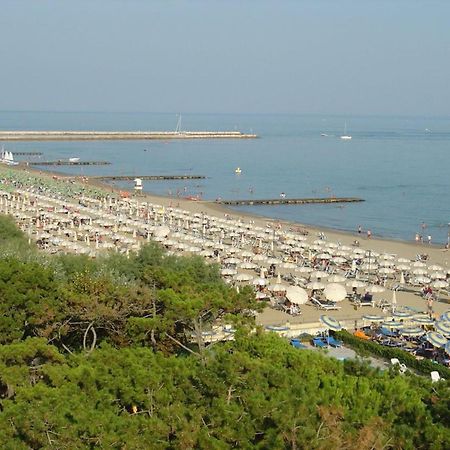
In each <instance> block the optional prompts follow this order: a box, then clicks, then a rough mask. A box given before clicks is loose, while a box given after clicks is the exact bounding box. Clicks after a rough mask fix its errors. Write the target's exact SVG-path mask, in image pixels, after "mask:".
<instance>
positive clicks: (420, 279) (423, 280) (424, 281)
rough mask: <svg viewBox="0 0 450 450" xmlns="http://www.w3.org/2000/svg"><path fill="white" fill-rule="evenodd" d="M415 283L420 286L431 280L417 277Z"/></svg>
mask: <svg viewBox="0 0 450 450" xmlns="http://www.w3.org/2000/svg"><path fill="white" fill-rule="evenodd" d="M415 281H416V282H417V283H420V284H427V283H429V282H430V281H431V278H428V277H424V276H419V277H416V278H415Z"/></svg>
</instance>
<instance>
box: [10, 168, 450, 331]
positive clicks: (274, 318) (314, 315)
mask: <svg viewBox="0 0 450 450" xmlns="http://www.w3.org/2000/svg"><path fill="white" fill-rule="evenodd" d="M12 170H18V171H24V172H28V173H30V174H33V175H39V176H42V177H47V178H49V179H54V178H55V177H56V178H58V179H60V180H67V181H68V182H69V181H70V182H73V180H75V177H70V176H63V175H61V174H59V173H53V172H46V171H39V170H34V169H30V168H29V167H24V166H19V167H15V168H13V169H12ZM76 183H82V184H83V185H84V186H91V187H95V188H99V189H101V190H103V191H105V192H109V193H114V194H119V189H117V188H116V187H114V186H112V185H109V184H106V183H103V182H100V181H98V180H89V179H88V178H84V179H83V181H82V180H81V179H79V178H76ZM120 191H122V192H123V190H120ZM130 195H131V196H133V193H130ZM132 198H136V199H139V201H146V202H149V203H153V204H157V205H161V206H164V207H166V208H180V209H183V210H186V211H189V212H191V213H192V214H199V213H200V214H205V215H208V216H210V217H216V218H220V219H224V218H227V219H230V220H233V219H234V220H236V221H241V222H244V223H251V224H252V225H254V226H257V227H258V226H259V227H262V228H271V229H277V230H279V231H286V232H289V231H296V230H298V229H299V228H301V229H302V230H307V232H308V235H307V240H308V242H312V241H314V240H316V239H317V238H318V236H319V234H321V233H323V234H324V235H325V240H326V242H333V243H337V244H338V245H339V246H341V245H342V246H352V245H353V244H354V241H355V240H356V239H357V240H358V241H359V245H360V248H362V249H364V250H365V251H366V252H369V254H370V252H374V253H380V254H389V255H395V256H396V258H399V257H402V258H406V259H408V260H411V261H414V260H416V257H417V255H418V254H427V255H428V258H427V263H429V264H437V265H440V266H442V267H443V268H444V269H445V271H448V270H449V269H450V267H449V260H450V252H449V251H448V250H447V249H443V248H438V247H436V246H433V245H427V244H416V243H413V242H401V241H394V240H389V239H380V238H377V237H372V238H370V239H368V238H367V237H366V236H364V235H358V234H357V233H356V232H355V233H354V234H350V233H344V232H339V231H336V230H330V229H324V228H320V227H311V226H307V225H304V224H299V223H290V222H284V221H277V220H274V219H268V218H265V217H261V216H255V215H250V214H245V213H241V212H239V213H238V212H235V211H233V210H230V209H228V208H226V207H224V206H222V205H220V204H216V203H214V202H207V201H192V200H187V199H184V198H168V197H162V196H157V195H153V194H148V193H144V194H142V195H139V196H138V197H132ZM300 207H301V206H300ZM396 296H397V305H398V307H406V306H407V307H409V308H411V310H413V311H415V312H425V311H426V309H427V305H426V301H425V300H424V298H422V297H421V296H420V295H418V293H417V292H410V291H407V292H404V291H399V292H397V293H396ZM375 298H376V299H384V300H385V301H386V302H391V299H392V291H390V290H389V289H387V290H386V291H385V292H383V293H381V294H375ZM448 302H449V298H448V296H441V297H440V299H439V301H435V302H434V306H433V310H434V313H435V314H436V315H440V314H442V313H444V312H445V311H447V310H448V309H449V304H448ZM339 305H340V306H341V309H339V310H337V311H331V312H330V315H332V316H333V317H334V318H336V319H338V320H340V321H341V323H342V324H343V325H344V326H346V327H347V328H353V327H357V326H361V325H363V324H364V322H363V321H362V316H363V315H368V314H374V315H380V314H384V315H386V317H387V318H388V317H390V316H389V311H386V310H383V311H382V310H381V309H380V308H379V307H375V308H374V307H368V306H363V307H359V308H356V307H355V306H354V305H353V304H351V303H350V302H349V301H348V300H345V301H342V302H340V303H339ZM322 314H324V312H323V311H321V310H318V309H316V308H315V307H314V306H313V305H311V304H310V303H307V304H304V305H302V306H301V314H300V315H296V316H292V315H290V314H287V313H286V312H284V311H281V310H276V309H273V308H266V309H265V310H264V312H263V313H261V314H259V315H258V317H257V322H258V323H259V324H261V325H264V326H269V325H275V326H280V325H286V324H288V328H289V329H290V332H291V334H295V333H297V334H298V332H299V331H302V330H303V331H313V330H319V329H321V328H323V326H322V325H321V323H320V321H319V317H320V316H321V315H322Z"/></svg>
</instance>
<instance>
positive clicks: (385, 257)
mask: <svg viewBox="0 0 450 450" xmlns="http://www.w3.org/2000/svg"><path fill="white" fill-rule="evenodd" d="M380 259H383V260H385V261H393V260H394V259H395V255H391V254H389V253H383V254H382V255H380Z"/></svg>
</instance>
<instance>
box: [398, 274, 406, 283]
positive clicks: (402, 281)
mask: <svg viewBox="0 0 450 450" xmlns="http://www.w3.org/2000/svg"><path fill="white" fill-rule="evenodd" d="M399 283H400V284H405V283H406V281H405V275H404V274H403V272H402V273H401V274H400V281H399Z"/></svg>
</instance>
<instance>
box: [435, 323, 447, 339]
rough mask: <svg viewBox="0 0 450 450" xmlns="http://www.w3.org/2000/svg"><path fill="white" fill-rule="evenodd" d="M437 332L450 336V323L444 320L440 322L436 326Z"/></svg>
mask: <svg viewBox="0 0 450 450" xmlns="http://www.w3.org/2000/svg"><path fill="white" fill-rule="evenodd" d="M434 326H435V328H436V330H438V331H439V332H440V333H442V334H445V335H449V334H450V322H446V321H444V320H440V321H439V322H436V323H435V324H434Z"/></svg>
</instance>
